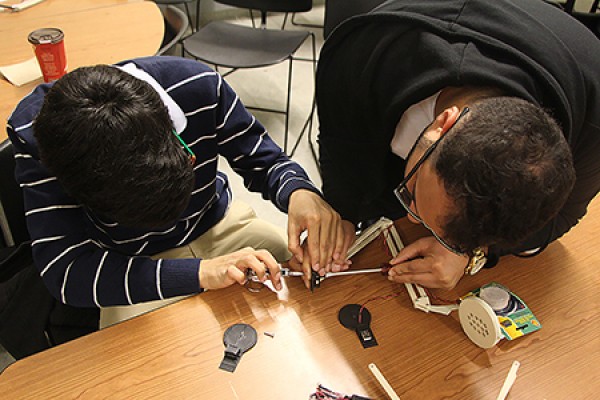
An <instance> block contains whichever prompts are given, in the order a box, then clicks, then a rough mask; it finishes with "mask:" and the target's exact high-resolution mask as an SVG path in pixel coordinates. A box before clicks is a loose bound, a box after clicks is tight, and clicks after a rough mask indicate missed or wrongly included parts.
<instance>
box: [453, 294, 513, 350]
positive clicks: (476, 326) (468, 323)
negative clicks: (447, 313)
mask: <svg viewBox="0 0 600 400" xmlns="http://www.w3.org/2000/svg"><path fill="white" fill-rule="evenodd" d="M458 316H459V318H460V324H461V326H462V328H463V330H464V331H465V333H466V335H467V336H468V337H469V339H471V341H472V342H473V343H475V344H476V345H477V346H479V347H482V348H484V349H489V348H491V347H494V346H495V345H496V343H498V342H499V341H500V340H501V339H502V338H503V336H502V331H501V330H500V323H499V322H498V317H497V316H496V314H495V313H494V310H493V309H492V307H490V305H489V304H487V303H486V302H485V301H483V300H482V299H480V298H479V297H477V296H470V297H467V298H466V299H464V300H463V301H461V303H460V306H459V307H458Z"/></svg>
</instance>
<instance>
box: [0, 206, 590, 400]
mask: <svg viewBox="0 0 600 400" xmlns="http://www.w3.org/2000/svg"><path fill="white" fill-rule="evenodd" d="M399 226H400V230H401V232H402V233H401V234H402V235H403V239H404V240H405V241H407V240H409V238H410V237H414V232H411V231H412V230H413V228H412V225H410V224H407V223H406V222H405V221H401V223H400V224H399ZM599 236H600V201H599V200H598V199H596V200H595V201H594V202H593V203H592V206H591V209H590V212H589V215H588V216H587V217H586V218H584V219H583V221H582V222H581V223H580V224H579V225H578V226H577V227H575V228H574V229H573V230H572V231H571V232H570V233H568V234H567V235H566V236H565V237H564V238H562V239H561V240H559V241H558V242H555V243H553V244H551V245H550V246H549V248H548V249H547V250H546V251H545V252H544V253H543V254H541V255H539V256H537V257H534V258H529V259H518V258H515V257H506V258H504V259H503V260H502V261H501V262H500V264H499V265H498V266H497V267H496V268H494V269H492V270H484V271H482V272H480V273H479V274H477V275H475V276H474V277H468V278H464V279H463V280H462V281H461V282H460V283H459V286H458V287H457V288H456V289H455V290H454V291H452V292H450V293H447V292H440V291H437V292H436V294H437V296H439V297H445V298H453V297H455V296H458V295H459V294H464V293H466V292H467V291H469V290H472V289H474V288H476V287H479V286H481V285H483V284H486V283H488V282H491V281H496V282H499V283H502V284H504V285H505V286H507V287H509V288H510V289H511V290H512V291H513V292H514V293H516V294H517V295H519V296H520V297H521V298H522V299H523V300H524V301H525V302H526V303H527V305H528V306H529V307H530V308H531V310H532V311H533V312H534V314H535V315H536V316H537V317H538V319H539V320H540V322H541V323H542V329H541V330H539V331H537V332H534V333H531V334H530V335H527V336H524V337H521V338H519V339H516V340H513V341H507V340H502V341H500V343H498V344H497V345H496V346H495V347H493V348H491V349H488V350H484V349H481V348H479V347H477V346H476V345H474V344H473V343H472V342H471V341H470V340H469V339H468V338H467V337H466V336H465V334H464V333H463V331H462V328H461V326H460V323H459V321H458V317H457V314H456V312H454V313H453V314H451V315H450V316H443V315H438V314H427V313H424V312H422V311H418V310H415V309H413V308H412V303H411V302H410V300H409V298H408V296H407V294H406V290H405V288H404V286H403V285H397V284H391V283H389V282H388V281H387V280H386V279H384V278H383V277H382V276H380V275H379V274H368V275H355V276H350V277H337V278H330V279H327V280H325V281H324V282H323V283H322V285H321V287H320V288H318V289H317V290H316V291H315V292H314V293H312V294H311V293H310V292H309V291H307V290H306V289H305V288H304V287H303V286H302V284H301V282H300V280H299V279H298V278H287V282H286V288H285V289H284V290H283V291H282V292H281V293H279V294H278V295H277V294H275V293H273V292H270V291H269V290H263V291H261V292H260V293H250V292H248V291H246V290H245V289H243V288H241V287H239V286H235V287H230V288H228V289H224V290H219V291H213V292H207V293H203V294H200V295H197V296H193V297H190V298H188V299H186V300H183V301H181V302H179V303H176V304H173V305H171V306H168V307H165V308H163V309H160V310H157V311H154V312H152V313H150V314H146V315H143V316H141V317H138V318H136V319H133V320H130V321H127V322H124V323H121V324H118V325H115V326H113V327H110V328H107V329H105V330H102V331H99V332H97V333H94V334H91V335H88V336H86V337H83V338H80V339H77V340H75V341H72V342H69V343H67V344H64V345H61V346H58V347H55V348H52V349H50V350H47V351H45V352H42V353H39V354H36V355H33V356H31V357H29V358H26V359H23V360H20V361H18V362H16V363H15V364H13V365H11V366H9V367H8V369H6V370H5V372H4V373H3V374H2V375H0V393H2V396H3V398H5V399H8V398H10V399H23V398H32V399H41V398H57V399H74V398H77V399H95V398H111V399H121V398H127V399H149V398H164V399H192V398H202V399H244V400H245V399H273V400H276V399H277V400H279V399H286V400H294V399H298V400H306V399H308V397H309V395H310V394H311V393H313V392H314V391H315V389H316V386H317V384H319V383H320V384H322V385H324V386H326V387H328V388H330V389H333V390H336V391H338V392H342V393H345V394H359V395H366V396H369V397H371V398H373V399H386V398H387V396H386V394H385V392H384V391H383V389H382V388H381V387H380V385H379V384H378V383H377V381H376V380H375V379H374V378H373V376H372V375H371V373H370V372H369V370H368V369H367V365H368V364H369V363H372V362H373V363H375V364H376V365H377V366H378V367H379V369H380V370H381V371H382V373H383V375H384V376H385V377H386V378H387V380H388V381H389V382H390V384H391V385H392V387H393V388H394V389H395V391H396V392H397V393H398V395H400V397H401V398H402V400H410V399H418V400H422V399H461V400H465V399H477V400H485V399H496V396H497V395H498V392H499V390H500V388H501V386H502V384H503V382H504V379H505V377H506V375H507V373H508V370H509V368H510V366H511V364H512V362H513V361H514V360H518V361H520V362H521V368H520V369H519V371H518V377H517V379H516V382H515V384H514V386H513V388H512V390H511V392H510V394H509V397H508V398H509V399H547V400H550V399H591V398H597V395H598V392H599V391H600V381H599V380H598V375H599V374H598V371H599V370H600V367H598V365H599V363H600V335H599V333H600V323H599V320H600V319H599V317H600V315H599V311H600V307H599V305H600V304H599V300H598V299H599V297H598V294H597V293H598V287H599V285H600V282H599V274H598V272H597V271H598V267H599V266H600V252H599V250H598V237H599ZM385 259H386V255H385V250H384V247H383V244H382V241H379V240H378V241H375V242H373V243H372V245H370V246H369V247H368V248H366V249H365V250H364V251H362V252H361V253H359V254H358V255H357V256H356V257H355V259H354V267H370V266H376V265H378V264H379V263H380V262H381V261H383V260H385ZM394 293H397V294H398V295H397V296H396V297H393V298H391V299H388V300H375V301H372V302H370V303H369V304H368V309H369V310H370V312H371V314H372V319H373V320H372V323H371V327H372V330H373V332H374V334H375V337H376V339H377V341H378V342H379V345H378V346H377V347H373V348H370V349H363V348H362V347H361V345H360V344H359V341H358V338H357V336H356V334H355V333H354V332H353V331H350V330H347V329H346V328H344V327H342V326H341V325H340V324H339V323H338V319H337V315H338V310H339V309H340V308H341V307H342V306H343V305H345V304H348V303H358V304H362V303H364V302H365V301H367V300H368V299H371V298H373V297H376V296H385V295H390V294H394ZM241 322H243V323H247V324H251V325H252V326H253V327H254V328H255V329H256V330H257V332H258V343H257V345H256V346H255V347H254V348H253V349H252V350H250V351H249V352H247V353H246V354H245V355H244V356H243V357H242V359H241V361H240V363H239V365H238V367H237V370H236V371H235V372H234V373H229V372H225V371H222V370H220V369H219V368H218V367H219V364H220V362H221V359H222V358H223V354H224V346H223V342H222V336H223V332H224V331H225V330H226V329H227V328H228V327H229V326H231V325H232V324H235V323H241ZM264 332H272V333H273V334H274V337H272V338H271V337H268V336H265V335H264Z"/></svg>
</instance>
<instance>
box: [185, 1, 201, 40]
mask: <svg viewBox="0 0 600 400" xmlns="http://www.w3.org/2000/svg"><path fill="white" fill-rule="evenodd" d="M198 1H200V0H198ZM183 5H184V6H185V13H186V14H187V17H188V22H189V23H190V26H191V28H192V32H195V30H194V21H192V14H190V8H189V7H188V3H183Z"/></svg>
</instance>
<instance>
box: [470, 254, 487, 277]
mask: <svg viewBox="0 0 600 400" xmlns="http://www.w3.org/2000/svg"><path fill="white" fill-rule="evenodd" d="M486 262H487V257H486V255H485V253H484V252H483V249H482V248H481V247H478V248H476V249H475V250H473V256H471V258H470V259H469V263H468V264H467V266H466V267H465V275H475V274H476V273H478V272H479V271H480V270H481V268H483V266H484V265H485V263H486Z"/></svg>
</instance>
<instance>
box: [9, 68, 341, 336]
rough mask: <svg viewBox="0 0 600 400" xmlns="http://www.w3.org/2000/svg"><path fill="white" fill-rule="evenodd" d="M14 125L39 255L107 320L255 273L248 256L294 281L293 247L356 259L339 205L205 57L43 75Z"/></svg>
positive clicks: (337, 259) (330, 259)
mask: <svg viewBox="0 0 600 400" xmlns="http://www.w3.org/2000/svg"><path fill="white" fill-rule="evenodd" d="M7 130H8V135H9V138H10V140H11V141H12V143H13V145H14V148H15V158H16V165H17V167H16V177H17V180H18V182H19V183H20V185H21V187H22V188H23V194H24V198H25V210H26V219H27V225H28V229H29V232H30V235H31V239H32V250H33V257H34V261H35V264H36V265H37V267H38V268H39V271H40V274H41V276H42V278H43V280H44V282H45V284H46V286H47V287H48V289H49V291H50V292H51V294H52V295H53V296H55V297H56V298H57V299H59V300H60V301H62V302H63V303H66V304H70V305H73V306H79V307H100V308H102V312H101V315H102V316H101V326H107V325H110V324H112V323H115V322H118V321H121V320H124V319H128V318H130V317H131V316H134V315H138V314H140V313H143V312H146V311H147V310H148V309H153V308H156V307H158V306H161V305H163V304H165V302H168V301H173V300H174V299H179V298H180V297H179V296H185V295H191V294H194V293H199V292H202V291H203V290H205V289H219V288H223V287H226V286H229V285H232V284H233V283H235V282H237V283H240V284H241V283H244V281H245V279H246V271H247V270H248V269H251V270H254V272H255V273H256V274H257V275H258V276H259V277H260V278H262V279H271V281H272V283H273V285H274V286H275V287H276V288H280V287H281V282H280V274H279V272H278V271H279V265H278V263H277V262H282V261H285V260H287V259H288V258H289V257H291V254H290V252H289V251H291V252H292V253H293V255H294V256H295V258H296V259H297V260H298V261H300V262H301V261H305V262H304V264H305V265H307V266H306V269H307V272H308V270H309V269H310V267H311V266H312V267H315V266H316V268H317V269H319V265H321V266H325V265H330V264H332V263H335V264H336V265H337V266H341V267H342V268H346V267H347V263H346V261H345V254H346V250H347V247H348V243H349V241H350V239H349V238H350V237H351V235H350V233H348V234H345V233H344V231H343V225H342V224H341V221H340V217H339V215H338V214H337V213H336V212H335V211H334V210H333V209H332V208H331V207H330V206H329V205H328V204H327V203H326V202H325V201H324V200H323V199H322V197H321V194H320V192H319V190H318V189H317V188H316V187H315V186H314V184H313V183H312V182H311V181H310V179H309V177H308V176H307V174H306V172H305V171H304V170H303V169H302V167H301V166H300V165H298V164H297V163H295V162H294V161H292V160H290V159H289V158H288V157H287V156H286V155H285V154H284V152H283V151H282V150H281V149H280V148H279V147H278V146H277V145H276V144H275V143H274V141H273V140H272V139H271V138H270V137H269V135H268V133H267V131H266V130H265V128H264V127H263V126H262V125H261V123H260V122H259V121H258V120H257V119H256V118H255V117H254V116H253V115H252V114H250V113H249V112H248V111H247V110H246V109H245V108H244V106H243V104H242V102H241V101H240V99H239V97H238V96H237V94H236V93H235V92H234V91H233V90H232V89H231V87H230V86H229V85H228V84H227V83H226V82H225V81H224V80H223V79H222V77H221V76H220V75H219V74H218V73H217V72H215V71H213V70H211V69H210V68H209V67H207V66H206V65H204V64H202V63H200V62H197V61H194V60H186V59H182V58H177V57H147V58H140V59H134V60H128V61H124V62H122V63H119V64H116V65H112V66H111V65H98V66H93V67H84V68H79V69H76V70H74V71H72V72H70V73H68V74H67V75H65V76H64V77H62V78H61V79H60V80H58V81H56V82H55V83H49V84H42V85H40V86H38V87H37V88H35V89H34V90H33V91H32V92H31V93H30V94H29V95H28V96H27V97H25V98H24V99H23V100H22V101H21V102H20V103H19V105H18V106H17V107H16V109H15V110H14V112H13V113H12V115H11V116H10V118H9V121H8V127H7ZM219 156H222V157H224V158H225V159H226V160H227V162H228V163H229V164H230V165H231V166H232V168H233V170H234V171H235V172H236V173H238V174H239V175H241V176H242V177H243V179H244V184H245V186H246V187H247V188H248V189H249V190H250V191H254V192H259V193H261V195H262V197H263V198H264V199H266V200H270V201H271V202H272V203H273V204H274V205H275V206H276V207H277V208H278V209H279V210H281V211H283V212H287V213H288V235H287V238H286V236H285V234H284V233H283V230H280V229H278V228H277V227H274V226H272V225H270V224H268V223H266V222H265V221H262V220H259V219H257V218H256V215H255V214H254V212H253V210H252V209H251V208H250V207H249V206H247V205H245V204H242V203H240V202H237V201H232V193H231V190H230V187H229V184H228V180H227V176H226V175H225V174H223V173H222V172H220V171H219V170H218V161H219ZM280 231H281V232H280ZM304 231H307V232H308V239H307V244H308V246H306V247H302V245H301V243H300V235H301V233H302V232H304ZM345 238H348V239H345ZM288 243H289V245H288ZM288 247H289V251H288ZM303 249H306V250H305V251H306V252H305V251H304V250H303ZM307 258H309V260H310V263H307V262H306V259H307ZM311 264H312V265H311ZM306 275H307V276H308V274H306ZM169 299H170V300H169ZM133 305H137V306H133Z"/></svg>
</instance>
